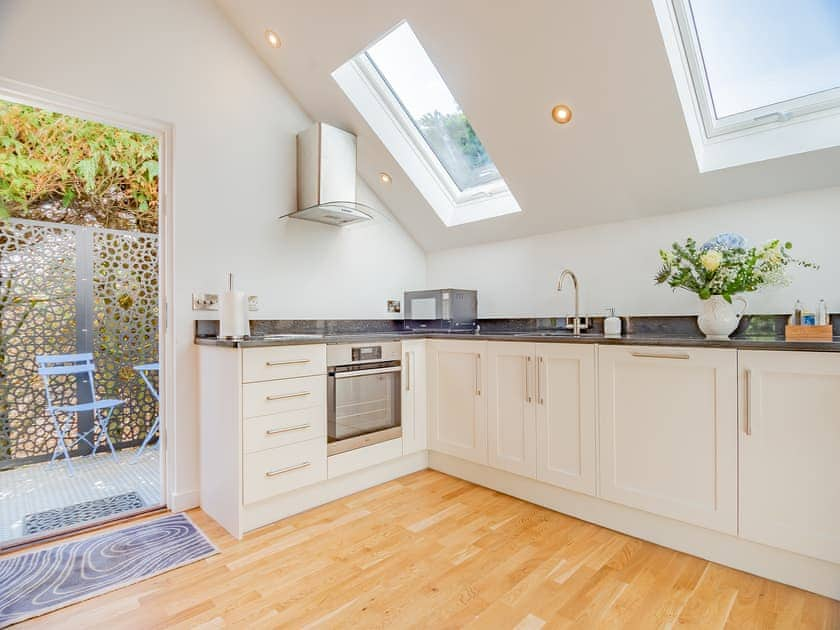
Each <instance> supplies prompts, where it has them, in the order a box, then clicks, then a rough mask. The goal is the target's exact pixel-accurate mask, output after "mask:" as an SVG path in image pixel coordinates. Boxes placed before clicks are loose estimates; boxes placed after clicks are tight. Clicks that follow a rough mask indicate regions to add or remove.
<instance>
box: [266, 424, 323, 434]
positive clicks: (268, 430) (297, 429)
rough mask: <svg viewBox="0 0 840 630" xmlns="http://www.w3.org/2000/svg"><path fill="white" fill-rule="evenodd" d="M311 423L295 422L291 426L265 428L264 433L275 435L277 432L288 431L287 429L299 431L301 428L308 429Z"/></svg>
mask: <svg viewBox="0 0 840 630" xmlns="http://www.w3.org/2000/svg"><path fill="white" fill-rule="evenodd" d="M311 426H312V425H311V424H309V423H306V424H296V425H295V426H293V427H277V428H276V429H266V430H265V434H266V435H277V434H278V433H288V432H289V431H300V430H301V429H308V428H309V427H311Z"/></svg>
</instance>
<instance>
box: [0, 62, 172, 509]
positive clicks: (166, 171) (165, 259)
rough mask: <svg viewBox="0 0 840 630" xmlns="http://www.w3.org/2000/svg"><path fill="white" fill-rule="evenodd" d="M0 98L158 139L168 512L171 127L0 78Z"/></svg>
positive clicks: (164, 479)
mask: <svg viewBox="0 0 840 630" xmlns="http://www.w3.org/2000/svg"><path fill="white" fill-rule="evenodd" d="M0 99H2V100H5V101H9V102H14V103H19V104H21V105H29V106H31V107H37V108H39V109H45V110H48V111H52V112H56V113H59V114H67V115H69V116H75V117H77V118H83V119H85V120H91V121H94V122H99V123H103V124H105V125H109V126H111V127H119V128H121V129H125V130H128V131H135V132H138V133H143V134H146V135H149V136H154V137H156V138H157V139H158V143H159V150H158V160H159V163H160V164H159V166H160V169H159V174H158V226H159V227H158V239H159V241H158V242H159V243H160V252H159V256H160V259H159V278H158V280H159V286H160V291H159V294H158V313H159V316H158V356H159V362H160V365H161V378H160V382H159V389H160V391H159V395H160V407H159V411H160V444H161V447H160V452H161V462H160V473H161V491H162V492H161V497H162V498H163V499H164V502H165V504H166V507H167V508H170V509H171V508H172V501H173V494H174V491H175V489H174V487H172V483H173V482H174V479H175V474H174V473H175V440H174V439H171V440H170V439H169V433H170V429H172V433H173V438H174V433H175V431H174V427H170V424H169V420H170V419H171V418H174V417H175V335H174V329H175V328H174V326H175V321H174V313H173V310H172V309H171V308H170V304H171V303H172V299H171V296H172V289H173V288H174V274H173V264H172V260H173V257H172V254H173V249H172V234H173V230H172V207H171V204H172V201H171V200H172V142H173V136H174V127H173V125H172V124H171V123H168V122H164V121H161V120H156V119H154V118H147V117H140V116H135V115H133V114H127V113H125V112H121V111H118V110H115V109H112V108H110V107H107V106H105V105H101V104H99V103H95V102H92V101H88V100H85V99H81V98H77V97H75V96H70V95H68V94H63V93H61V92H55V91H53V90H48V89H44V88H41V87H38V86H35V85H31V84H28V83H22V82H20V81H15V80H14V79H9V78H7V77H3V76H0Z"/></svg>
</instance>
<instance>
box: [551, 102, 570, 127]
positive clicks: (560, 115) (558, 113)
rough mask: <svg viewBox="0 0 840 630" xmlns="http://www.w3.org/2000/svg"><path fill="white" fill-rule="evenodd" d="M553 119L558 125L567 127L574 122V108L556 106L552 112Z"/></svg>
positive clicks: (561, 105)
mask: <svg viewBox="0 0 840 630" xmlns="http://www.w3.org/2000/svg"><path fill="white" fill-rule="evenodd" d="M551 117H552V118H553V119H554V122H556V123H557V124H558V125H565V124H566V123H567V122H569V121H571V120H572V108H571V107H569V106H568V105H563V104H562V103H561V104H560V105H555V106H554V107H553V108H552V110H551Z"/></svg>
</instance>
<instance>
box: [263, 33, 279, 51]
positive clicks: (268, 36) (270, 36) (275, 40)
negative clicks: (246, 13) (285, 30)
mask: <svg viewBox="0 0 840 630" xmlns="http://www.w3.org/2000/svg"><path fill="white" fill-rule="evenodd" d="M265 41H267V42H268V45H269V46H271V47H272V48H280V36H279V35H277V33H275V32H274V31H272V30H271V29H270V28H267V29H265Z"/></svg>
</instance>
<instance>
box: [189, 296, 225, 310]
mask: <svg viewBox="0 0 840 630" xmlns="http://www.w3.org/2000/svg"><path fill="white" fill-rule="evenodd" d="M192 307H193V310H194V311H218V310H219V294H218V293H193V295H192Z"/></svg>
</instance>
